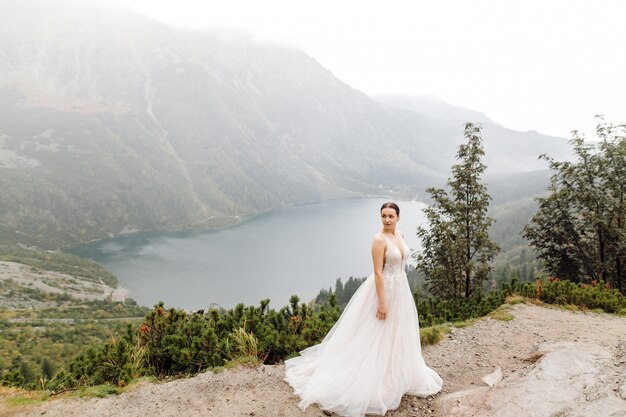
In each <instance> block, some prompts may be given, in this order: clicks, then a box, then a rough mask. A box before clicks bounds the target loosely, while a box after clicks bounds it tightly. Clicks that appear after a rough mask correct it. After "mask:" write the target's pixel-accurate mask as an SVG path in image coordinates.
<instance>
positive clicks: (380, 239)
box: [372, 232, 387, 246]
mask: <svg viewBox="0 0 626 417" xmlns="http://www.w3.org/2000/svg"><path fill="white" fill-rule="evenodd" d="M386 243H387V242H386V241H385V237H384V236H383V234H382V233H381V232H378V233H376V234H375V235H374V237H373V238H372V245H377V246H378V245H385V244H386Z"/></svg>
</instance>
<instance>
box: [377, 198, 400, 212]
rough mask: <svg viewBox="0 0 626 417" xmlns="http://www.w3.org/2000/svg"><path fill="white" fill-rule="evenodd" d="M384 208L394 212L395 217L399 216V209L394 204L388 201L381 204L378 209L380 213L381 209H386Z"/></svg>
mask: <svg viewBox="0 0 626 417" xmlns="http://www.w3.org/2000/svg"><path fill="white" fill-rule="evenodd" d="M386 208H390V209H394V210H395V211H396V215H397V216H399V215H400V207H398V205H397V204H396V203H394V202H391V201H388V202H386V203H385V204H383V206H382V207H381V208H380V211H383V209H386Z"/></svg>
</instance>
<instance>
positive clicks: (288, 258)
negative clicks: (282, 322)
mask: <svg viewBox="0 0 626 417" xmlns="http://www.w3.org/2000/svg"><path fill="white" fill-rule="evenodd" d="M386 201H388V199H385V198H365V199H351V200H335V201H329V202H325V203H320V204H311V205H303V206H295V207H289V208H284V209H277V210H272V211H270V212H268V213H266V214H263V215H260V216H258V217H254V218H252V219H250V220H248V221H246V222H242V223H239V224H237V225H234V226H232V227H229V228H226V229H223V230H218V231H215V230H214V231H188V232H177V233H154V232H152V233H139V234H133V235H125V236H121V237H118V238H115V239H111V240H103V241H98V242H94V243H91V244H89V245H85V246H82V247H79V248H75V249H74V250H72V252H73V253H75V254H77V255H79V256H83V257H88V258H92V259H94V260H96V261H98V262H100V263H101V264H103V265H104V266H106V267H107V268H108V269H109V270H110V271H112V272H113V273H114V274H115V275H117V277H118V278H119V284H120V286H121V287H124V288H126V289H127V290H128V291H129V296H130V297H131V298H134V299H135V300H136V301H137V302H138V303H139V304H141V305H145V306H152V305H154V304H155V303H157V302H158V301H160V300H161V301H164V302H165V305H166V307H168V308H169V307H178V308H184V309H187V310H197V309H201V308H202V309H207V308H209V307H210V306H212V305H213V306H214V305H215V304H218V305H220V306H222V307H225V308H232V307H234V306H235V305H236V304H237V303H239V302H242V303H244V304H246V305H251V304H252V305H258V303H259V301H260V300H262V299H263V298H269V299H270V300H271V302H270V307H273V308H275V309H279V308H281V307H283V306H284V305H287V304H288V301H289V297H290V296H291V295H292V294H296V295H298V296H299V297H300V299H301V300H303V301H306V302H308V301H310V300H311V299H313V298H314V297H315V296H316V295H317V293H318V292H319V290H320V289H321V288H328V287H331V286H332V287H333V288H334V284H335V281H336V279H337V278H339V277H341V278H342V280H343V281H344V282H345V281H346V280H347V279H348V277H350V276H353V277H364V276H368V275H369V274H371V273H372V260H371V253H370V245H371V239H372V236H373V235H374V234H375V233H376V232H377V231H378V230H379V229H380V228H381V223H380V218H379V209H380V206H381V205H382V204H383V203H384V202H386ZM396 202H397V203H398V205H399V206H400V211H401V213H400V222H399V223H398V229H399V230H402V231H404V234H405V240H406V243H407V244H408V245H409V247H411V248H412V249H413V250H415V249H416V248H417V246H418V240H417V237H416V236H415V230H416V227H417V225H418V224H423V223H424V222H425V218H424V215H423V213H422V208H424V207H426V205H425V204H424V203H420V202H416V201H398V200H396Z"/></svg>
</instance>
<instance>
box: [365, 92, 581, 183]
mask: <svg viewBox="0 0 626 417" xmlns="http://www.w3.org/2000/svg"><path fill="white" fill-rule="evenodd" d="M374 98H375V99H376V100H377V101H378V102H379V103H381V104H383V105H385V106H386V107H387V108H388V109H390V111H394V112H395V113H396V115H397V116H398V117H399V118H402V119H404V123H405V125H406V126H409V128H410V129H412V130H418V131H421V132H422V133H423V134H424V136H426V137H429V138H432V139H433V140H430V141H428V143H427V144H425V145H426V146H424V149H423V151H424V155H425V156H427V158H426V160H427V161H428V165H427V166H430V167H435V166H439V167H441V166H442V165H443V166H444V167H450V165H452V164H453V163H455V159H454V158H455V155H456V152H457V148H458V145H459V144H461V143H462V142H464V139H463V136H462V129H463V125H464V123H465V122H467V121H472V122H475V123H480V124H481V125H482V127H483V130H482V133H483V140H484V147H485V156H484V158H483V162H484V163H485V164H486V165H487V173H488V174H489V175H492V176H498V175H500V174H504V175H505V176H506V175H508V174H512V173H527V172H528V173H530V172H532V171H537V170H546V169H547V164H546V163H545V162H544V161H539V160H538V159H537V158H538V156H539V155H540V154H542V153H546V154H548V155H550V156H552V157H554V158H556V159H557V160H560V159H570V158H571V154H570V151H569V148H568V146H567V144H566V141H565V140H564V139H563V138H558V137H554V136H548V135H543V134H541V133H538V132H535V131H528V132H520V131H516V130H512V129H508V128H506V127H504V126H502V125H500V124H498V123H497V122H495V121H493V120H491V119H489V118H488V117H487V116H486V115H485V114H484V113H480V112H477V111H474V110H471V109H467V108H464V107H459V106H453V105H450V104H448V103H446V102H445V101H443V100H441V99H439V98H437V97H433V96H430V95H413V96H407V95H391V94H388V95H380V96H376V97H374ZM532 176H536V174H531V177H532ZM521 184H523V182H522V183H521Z"/></svg>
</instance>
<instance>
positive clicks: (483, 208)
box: [417, 123, 499, 298]
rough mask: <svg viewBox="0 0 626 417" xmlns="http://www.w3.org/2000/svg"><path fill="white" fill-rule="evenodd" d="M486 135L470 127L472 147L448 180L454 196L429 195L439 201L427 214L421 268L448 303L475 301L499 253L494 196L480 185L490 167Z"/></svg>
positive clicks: (463, 149) (465, 147) (434, 191)
mask: <svg viewBox="0 0 626 417" xmlns="http://www.w3.org/2000/svg"><path fill="white" fill-rule="evenodd" d="M480 130H481V128H480V126H479V125H476V126H475V125H474V124H472V123H467V124H466V125H465V137H466V139H467V143H466V144H462V145H461V146H459V151H458V153H457V159H458V160H460V163H459V164H456V165H454V166H453V167H452V178H450V179H448V186H449V188H450V194H449V193H448V192H447V191H445V190H443V189H439V188H429V189H427V190H426V191H427V192H428V193H429V194H430V196H431V198H432V200H433V204H431V205H430V206H428V207H427V208H426V209H424V212H425V214H426V219H427V221H428V226H429V227H428V228H424V227H418V229H417V235H418V237H419V238H420V239H421V241H422V247H423V251H422V252H421V253H420V254H418V255H417V267H418V269H420V270H421V271H423V272H424V274H425V276H426V281H427V283H428V289H429V291H430V292H431V293H432V294H435V295H438V296H441V297H444V298H460V297H465V298H470V297H471V296H472V295H473V294H474V293H475V292H476V291H477V290H479V289H480V287H481V285H482V282H483V281H484V280H485V279H486V278H487V275H488V273H489V271H490V265H489V262H490V261H491V260H492V259H493V257H494V256H495V254H496V253H497V252H498V250H499V249H498V247H497V245H496V244H495V243H493V242H492V241H491V240H490V239H489V234H488V232H487V230H488V228H489V226H490V225H491V223H492V221H493V219H491V218H490V217H488V216H487V209H488V206H489V199H490V197H489V194H488V193H487V189H486V187H485V185H484V184H482V183H481V180H480V177H481V175H482V174H483V172H484V171H485V168H486V167H485V165H484V164H483V163H482V162H481V156H482V155H484V153H485V152H484V150H483V147H482V138H481V134H480Z"/></svg>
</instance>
